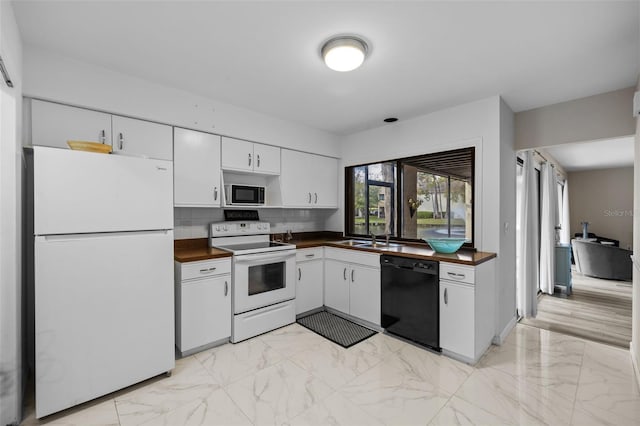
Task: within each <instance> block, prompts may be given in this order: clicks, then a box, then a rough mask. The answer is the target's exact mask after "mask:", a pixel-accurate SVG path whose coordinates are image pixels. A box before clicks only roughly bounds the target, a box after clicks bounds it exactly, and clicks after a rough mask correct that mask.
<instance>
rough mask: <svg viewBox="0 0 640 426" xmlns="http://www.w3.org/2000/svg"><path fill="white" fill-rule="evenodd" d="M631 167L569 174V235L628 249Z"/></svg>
mask: <svg viewBox="0 0 640 426" xmlns="http://www.w3.org/2000/svg"><path fill="white" fill-rule="evenodd" d="M633 169H634V168H633V167H623V168H615V169H600V170H585V171H576V172H569V178H568V179H569V212H570V215H571V217H570V220H571V223H570V229H571V235H574V234H575V233H576V232H582V225H580V222H584V221H587V222H589V232H593V233H594V234H596V235H599V236H601V237H608V238H613V239H615V240H619V241H620V247H622V248H629V249H630V248H631V246H632V240H633V199H634V196H633Z"/></svg>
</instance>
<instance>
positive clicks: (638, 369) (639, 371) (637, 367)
mask: <svg viewBox="0 0 640 426" xmlns="http://www.w3.org/2000/svg"><path fill="white" fill-rule="evenodd" d="M629 352H631V364H633V371H634V372H635V373H636V382H637V383H636V384H637V385H638V389H640V363H639V361H640V360H639V359H638V358H636V348H635V347H634V345H633V342H629Z"/></svg>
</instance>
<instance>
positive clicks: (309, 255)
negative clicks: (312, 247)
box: [304, 254, 316, 257]
mask: <svg viewBox="0 0 640 426" xmlns="http://www.w3.org/2000/svg"><path fill="white" fill-rule="evenodd" d="M304 257H316V255H315V254H305V255H304Z"/></svg>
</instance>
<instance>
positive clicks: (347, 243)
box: [336, 240, 367, 247]
mask: <svg viewBox="0 0 640 426" xmlns="http://www.w3.org/2000/svg"><path fill="white" fill-rule="evenodd" d="M366 243H367V241H366V240H344V241H338V242H336V244H342V245H345V246H350V247H353V246H360V245H362V244H366Z"/></svg>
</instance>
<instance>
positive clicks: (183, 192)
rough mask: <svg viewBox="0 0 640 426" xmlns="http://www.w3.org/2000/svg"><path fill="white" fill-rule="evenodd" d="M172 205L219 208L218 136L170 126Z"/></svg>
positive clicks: (220, 192)
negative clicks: (171, 133) (172, 138)
mask: <svg viewBox="0 0 640 426" xmlns="http://www.w3.org/2000/svg"><path fill="white" fill-rule="evenodd" d="M173 135H174V140H173V173H174V176H173V188H174V205H175V206H176V207H220V200H221V198H222V188H221V187H220V136H217V135H212V134H209V133H203V132H196V131H194V130H186V129H180V128H177V127H176V128H174V133H173Z"/></svg>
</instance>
